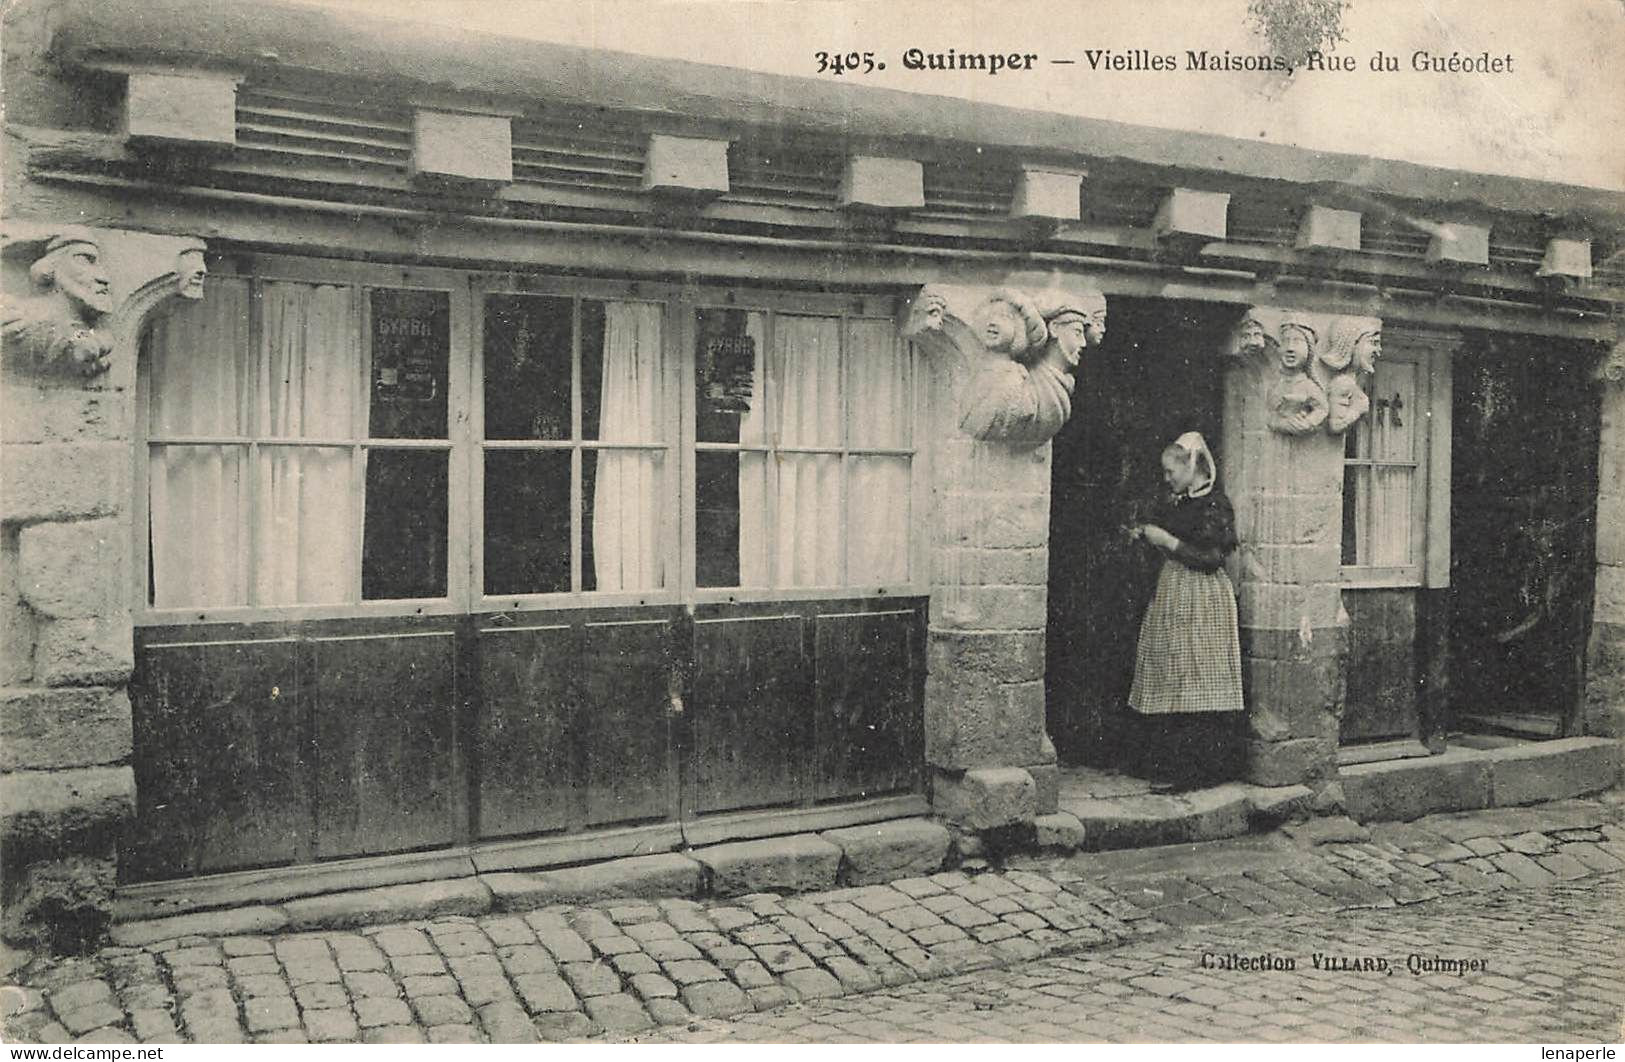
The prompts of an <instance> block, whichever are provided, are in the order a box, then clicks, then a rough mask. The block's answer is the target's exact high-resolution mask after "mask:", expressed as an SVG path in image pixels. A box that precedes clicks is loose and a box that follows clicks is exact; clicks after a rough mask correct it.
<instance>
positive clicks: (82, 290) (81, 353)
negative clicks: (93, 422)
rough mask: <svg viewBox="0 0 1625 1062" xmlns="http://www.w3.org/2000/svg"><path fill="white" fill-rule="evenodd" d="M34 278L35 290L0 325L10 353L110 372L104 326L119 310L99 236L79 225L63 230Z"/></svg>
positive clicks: (43, 363) (38, 362)
mask: <svg viewBox="0 0 1625 1062" xmlns="http://www.w3.org/2000/svg"><path fill="white" fill-rule="evenodd" d="M28 277H29V280H30V281H31V282H32V284H33V287H34V294H33V295H31V296H30V297H29V298H27V299H22V300H18V302H17V304H16V305H15V306H12V307H10V308H8V310H7V312H6V314H5V318H4V321H3V325H0V332H3V336H4V341H5V346H6V348H7V351H8V353H11V352H13V351H15V352H17V353H20V354H22V355H23V357H24V358H25V359H26V360H27V361H28V362H29V363H31V364H32V365H33V366H34V367H36V368H57V367H65V368H71V369H72V370H74V371H77V372H79V373H82V374H83V375H86V376H94V375H96V374H97V373H100V372H104V371H106V369H107V368H108V363H107V354H108V352H109V351H111V350H112V340H111V338H109V337H108V336H105V335H102V334H101V333H100V332H99V331H98V326H99V325H100V324H101V323H102V321H103V319H105V318H106V317H107V315H108V314H110V313H112V311H113V291H112V284H111V282H110V281H109V279H108V276H107V273H106V271H105V270H104V269H103V268H102V263H101V247H100V245H98V244H97V242H96V238H95V236H93V235H92V234H91V233H90V231H89V230H88V229H83V228H79V227H77V226H72V227H68V228H64V229H62V230H60V231H58V232H57V233H56V234H55V235H53V236H51V237H50V238H49V239H48V240H47V241H46V243H45V250H44V252H43V253H42V254H41V255H40V257H39V258H38V259H37V260H36V261H35V262H34V264H33V265H32V266H30V267H29V270H28Z"/></svg>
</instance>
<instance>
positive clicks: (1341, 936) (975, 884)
mask: <svg viewBox="0 0 1625 1062" xmlns="http://www.w3.org/2000/svg"><path fill="white" fill-rule="evenodd" d="M1619 811H1620V807H1619V805H1618V803H1617V802H1615V801H1613V800H1612V799H1605V800H1590V801H1588V800H1569V801H1561V802H1556V803H1551V804H1546V805H1540V806H1535V807H1528V808H1502V809H1495V810H1490V811H1480V812H1467V813H1461V814H1450V815H1435V816H1429V817H1427V818H1424V819H1420V820H1417V821H1416V822H1412V823H1391V824H1382V825H1374V826H1372V827H1370V828H1367V827H1363V826H1359V825H1357V824H1355V823H1354V822H1352V821H1350V820H1348V819H1316V820H1312V821H1310V822H1308V823H1305V824H1301V825H1298V826H1290V827H1287V828H1286V829H1285V830H1283V831H1280V832H1276V833H1272V834H1267V835H1253V836H1249V837H1243V838H1237V839H1234V840H1230V841H1214V842H1208V843H1203V844H1189V845H1174V846H1168V847H1165V848H1152V849H1125V850H1121V851H1114V852H1090V853H1078V854H1076V855H1072V856H1068V857H1066V858H1060V857H1054V858H1031V857H1029V858H1024V859H1020V860H1015V861H1012V863H1011V864H1010V865H1008V866H1006V867H1004V868H1002V869H982V868H978V867H974V866H973V867H969V868H967V870H969V871H971V872H966V870H960V871H951V872H947V873H942V874H935V875H932V876H930V877H916V878H905V879H902V880H898V881H895V882H892V883H891V884H889V885H871V886H864V887H858V888H846V889H836V890H832V891H826V892H815V893H806V894H802V895H797V896H787V897H781V896H777V895H772V894H766V893H761V894H754V895H747V896H739V897H733V898H730V899H723V900H711V901H705V902H700V901H694V900H676V899H662V900H621V901H615V902H611V903H604V904H596V905H586V906H555V907H546V908H542V909H540V910H535V911H527V912H519V913H508V914H496V915H483V916H478V917H474V916H449V915H448V916H444V917H440V918H435V919H429V920H421V921H411V922H397V923H394V924H389V925H375V926H367V927H365V928H361V929H355V930H335V931H327V932H303V933H284V934H263V935H249V934H241V933H237V934H232V933H231V932H230V931H229V929H227V928H226V927H229V926H231V925H233V924H234V923H233V922H232V919H233V917H234V916H233V915H232V913H231V912H221V913H219V914H218V915H203V916H199V917H198V918H197V919H196V920H194V921H192V922H190V923H189V924H190V925H192V926H194V927H195V928H196V929H197V932H196V933H194V934H193V935H188V936H184V937H178V938H175V937H167V938H164V939H152V940H146V941H139V940H135V939H133V938H132V937H131V936H129V935H126V936H125V937H124V939H125V946H121V947H108V948H105V949H103V950H101V951H100V952H97V953H96V954H94V955H91V956H86V957H83V958H76V959H67V960H50V959H43V958H39V959H35V960H34V961H32V962H29V963H27V964H26V965H23V966H22V967H21V968H20V969H19V970H18V971H17V972H16V974H14V975H13V977H12V978H10V979H11V980H15V981H16V982H17V983H16V984H12V985H8V986H4V987H0V1006H3V1009H0V1013H3V1014H4V1016H5V1021H6V1034H7V1037H8V1038H9V1039H13V1040H19V1041H40V1042H65V1041H73V1040H78V1041H81V1042H124V1043H129V1042H135V1041H142V1042H151V1043H163V1042H175V1041H177V1040H185V1041H194V1042H204V1043H219V1042H239V1041H262V1042H302V1041H307V1040H312V1041H355V1040H364V1041H368V1042H417V1041H422V1040H428V1041H432V1042H471V1041H472V1042H478V1041H496V1042H524V1041H534V1040H580V1039H588V1038H594V1037H606V1038H617V1037H618V1038H628V1037H637V1036H640V1035H651V1036H663V1037H667V1038H689V1037H698V1038H707V1039H727V1038H733V1037H739V1038H749V1039H792V1040H795V1039H823V1038H826V1037H832V1038H842V1037H853V1038H863V1037H868V1038H873V1039H880V1040H890V1039H910V1038H925V1039H960V1038H976V1037H983V1038H988V1037H990V1038H995V1039H1047V1038H1063V1039H1076V1038H1082V1039H1136V1038H1144V1039H1157V1038H1190V1037H1197V1036H1201V1037H1204V1038H1221V1039H1224V1038H1258V1039H1267V1040H1269V1039H1272V1040H1285V1039H1307V1040H1316V1039H1333V1038H1337V1037H1339V1036H1347V1035H1356V1036H1360V1037H1370V1038H1392V1039H1406V1038H1416V1037H1422V1038H1427V1039H1452V1038H1455V1039H1473V1038H1477V1039H1491V1040H1494V1039H1508V1038H1511V1039H1530V1038H1533V1039H1562V1040H1573V1039H1587V1038H1590V1039H1599V1038H1601V1039H1617V1038H1618V1036H1619V1028H1620V1026H1619V1000H1621V999H1622V998H1625V982H1622V980H1621V974H1620V969H1621V967H1622V965H1625V963H1622V962H1621V958H1622V957H1621V953H1620V950H1621V949H1620V943H1619V942H1620V940H1621V939H1622V933H1621V931H1622V928H1625V926H1622V914H1621V912H1622V907H1625V905H1622V903H1621V899H1622V896H1625V892H1622V889H1625V885H1622V883H1621V879H1620V873H1619V872H1620V871H1621V870H1622V869H1625V829H1622V828H1621V826H1620V825H1619V822H1618V819H1619ZM211 920H214V921H215V922H217V923H218V925H219V926H220V927H221V928H219V929H216V930H213V931H211V929H210V925H211ZM1204 951H1206V952H1211V953H1213V954H1215V955H1219V956H1229V955H1231V954H1232V953H1234V954H1236V955H1240V956H1243V957H1244V958H1245V957H1247V956H1258V955H1274V956H1276V957H1278V958H1287V957H1290V958H1292V959H1294V960H1295V961H1296V969H1295V970H1292V971H1280V970H1272V971H1270V972H1258V971H1250V970H1225V969H1203V968H1202V966H1201V953H1202V952H1204ZM1316 952H1320V953H1323V954H1325V955H1329V956H1332V957H1333V959H1334V960H1335V961H1336V962H1338V963H1343V962H1345V961H1348V962H1354V963H1355V965H1357V966H1364V965H1366V964H1367V960H1370V962H1371V963H1375V962H1376V961H1377V960H1379V959H1380V960H1385V961H1387V962H1388V963H1390V964H1394V963H1398V964H1401V968H1400V969H1397V970H1395V972H1393V973H1392V974H1389V973H1387V972H1385V971H1379V970H1367V969H1357V970H1356V969H1341V968H1339V969H1334V970H1332V971H1328V972H1321V971H1317V970H1315V969H1314V968H1313V961H1312V958H1311V956H1312V955H1313V954H1314V953H1316ZM1411 952H1416V953H1418V954H1420V955H1423V956H1424V957H1429V958H1431V957H1433V956H1434V955H1435V954H1437V955H1441V956H1444V957H1446V958H1452V959H1456V958H1463V959H1482V960H1484V961H1485V963H1486V964H1487V966H1486V967H1485V968H1483V969H1475V970H1472V971H1470V972H1467V973H1465V974H1457V973H1455V972H1437V971H1435V972H1429V973H1426V974H1424V975H1421V976H1413V975H1412V974H1410V973H1409V972H1408V971H1406V970H1405V969H1403V964H1404V962H1405V959H1406V956H1407V955H1408V954H1410V953H1411ZM1270 965H1274V963H1270ZM972 971H976V972H975V974H974V976H972V977H966V976H965V975H967V974H971V973H972ZM713 1020H722V1021H724V1022H726V1023H725V1024H712V1021H713Z"/></svg>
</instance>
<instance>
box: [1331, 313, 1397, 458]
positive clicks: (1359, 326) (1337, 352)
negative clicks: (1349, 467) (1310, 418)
mask: <svg viewBox="0 0 1625 1062" xmlns="http://www.w3.org/2000/svg"><path fill="white" fill-rule="evenodd" d="M1381 355H1382V326H1381V324H1380V323H1374V322H1372V321H1371V320H1370V319H1369V318H1364V317H1336V318H1333V319H1332V323H1331V327H1330V328H1328V329H1327V331H1326V346H1325V349H1324V350H1322V351H1321V354H1320V364H1321V365H1322V366H1324V368H1325V370H1327V371H1328V375H1327V378H1326V381H1325V385H1324V386H1325V388H1326V400H1327V402H1328V403H1329V404H1330V407H1331V408H1330V412H1329V413H1328V415H1327V417H1326V430H1327V431H1329V432H1331V433H1332V434H1333V435H1341V434H1343V433H1344V432H1345V431H1347V430H1348V429H1349V428H1351V427H1353V426H1354V424H1355V422H1356V421H1358V420H1359V419H1360V418H1361V417H1363V416H1365V415H1366V413H1367V411H1369V410H1370V408H1371V400H1370V398H1369V397H1367V395H1366V393H1365V390H1364V389H1363V388H1362V387H1361V386H1360V383H1359V380H1358V378H1357V376H1356V374H1357V373H1364V374H1368V375H1369V374H1370V373H1371V372H1373V371H1375V370H1376V367H1377V358H1379V357H1380V356H1381Z"/></svg>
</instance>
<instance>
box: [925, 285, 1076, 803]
mask: <svg viewBox="0 0 1625 1062" xmlns="http://www.w3.org/2000/svg"><path fill="white" fill-rule="evenodd" d="M1104 329H1105V299H1104V298H1103V297H1102V296H1100V295H1099V294H1098V293H1096V292H1093V291H1090V290H1088V289H1086V288H1084V287H1083V286H1082V285H1073V286H1070V287H1068V286H1066V285H1065V284H1059V283H1057V282H1056V281H1055V280H1054V279H1053V278H1045V279H1044V283H1043V284H1042V285H1039V284H1034V283H1032V282H1031V281H1030V280H1029V279H1027V278H1023V277H1019V276H1018V277H1013V278H1011V282H1010V283H1009V284H1007V285H1004V286H1000V287H981V286H954V285H929V286H927V287H926V288H924V289H923V290H922V291H921V292H919V294H918V295H917V296H916V297H915V298H914V299H913V300H912V301H911V304H910V306H909V307H908V309H907V316H906V319H905V322H904V324H903V333H904V335H905V336H906V337H907V338H909V339H910V340H912V341H913V342H914V343H916V344H917V345H918V347H919V349H920V351H921V354H922V361H923V362H924V363H925V364H926V365H927V366H928V369H929V372H930V379H931V396H930V403H929V407H930V416H929V420H928V424H927V430H928V431H929V433H930V435H931V455H932V456H931V475H932V513H931V545H932V565H931V617H930V634H929V641H928V649H927V677H926V689H925V746H926V748H925V752H926V761H927V763H928V764H929V766H930V768H931V775H932V801H933V806H934V808H935V809H936V811H937V813H938V814H939V815H941V816H942V817H943V818H944V819H946V820H947V821H949V822H950V823H952V824H954V825H956V826H958V827H960V828H961V829H962V830H965V831H971V832H983V831H997V830H1001V829H1005V828H1012V827H1022V826H1028V825H1031V824H1032V823H1034V822H1035V821H1040V820H1043V819H1044V817H1046V816H1054V814H1055V812H1056V800H1057V784H1058V776H1057V770H1056V763H1055V748H1054V745H1053V744H1051V742H1050V740H1049V737H1048V734H1047V733H1046V731H1045V717H1044V652H1045V626H1046V623H1047V618H1048V613H1047V607H1048V606H1047V588H1048V579H1049V550H1048V542H1049V501H1050V443H1049V440H1050V438H1051V437H1052V436H1053V435H1054V434H1055V433H1056V432H1057V431H1058V430H1060V428H1061V426H1062V425H1063V424H1064V423H1065V422H1066V420H1067V418H1068V417H1069V416H1070V415H1071V413H1072V389H1073V386H1074V381H1073V375H1072V374H1073V373H1074V371H1076V370H1077V368H1078V365H1079V363H1080V362H1081V360H1082V359H1083V358H1084V356H1085V348H1086V347H1087V346H1089V345H1093V344H1095V343H1098V342H1099V341H1100V339H1101V337H1102V336H1103V334H1104ZM1074 825H1075V822H1074Z"/></svg>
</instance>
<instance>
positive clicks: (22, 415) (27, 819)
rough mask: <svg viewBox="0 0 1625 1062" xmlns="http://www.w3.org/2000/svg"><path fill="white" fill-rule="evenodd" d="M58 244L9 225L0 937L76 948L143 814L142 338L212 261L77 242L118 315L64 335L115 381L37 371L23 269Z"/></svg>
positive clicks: (176, 248)
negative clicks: (137, 570) (184, 278)
mask: <svg viewBox="0 0 1625 1062" xmlns="http://www.w3.org/2000/svg"><path fill="white" fill-rule="evenodd" d="M62 231H66V230H65V229H64V228H61V227H52V226H49V225H31V224H25V223H20V222H8V223H7V225H6V228H5V233H4V235H5V252H6V253H5V258H4V270H5V272H4V284H3V289H4V292H5V296H6V304H7V306H8V307H9V309H8V311H7V344H6V347H5V350H4V358H3V362H0V374H3V375H0V809H3V814H4V819H3V823H0V863H3V866H4V878H3V881H0V888H3V895H0V900H3V902H4V906H5V911H6V914H5V922H4V926H3V927H0V928H3V930H4V933H5V935H6V936H8V937H10V938H12V939H17V940H22V941H34V942H38V943H46V944H50V945H54V946H57V947H62V948H72V947H75V946H77V945H79V944H81V943H84V942H87V941H89V940H92V939H94V938H95V937H96V936H97V935H98V934H99V933H100V932H101V930H102V929H103V928H104V927H105V925H106V920H107V911H108V905H109V903H110V900H111V889H112V884H113V879H114V873H115V866H116V846H117V843H118V838H119V833H120V830H121V829H122V827H123V824H124V822H125V821H126V820H127V819H128V817H129V816H130V815H131V814H132V813H133V811H134V801H135V780H134V775H133V772H132V769H131V766H130V753H131V717H130V703H129V698H128V696H127V694H126V685H127V683H128V681H129V677H130V670H131V666H132V638H131V625H130V604H131V599H132V594H133V581H132V577H131V546H130V544H131V541H132V534H131V528H130V522H129V521H130V497H131V492H130V467H131V448H130V439H131V420H132V409H133V390H134V379H135V342H134V337H135V334H136V330H137V329H138V327H139V322H140V320H141V319H142V318H143V317H144V316H145V315H146V313H147V312H148V311H150V310H151V309H152V308H153V307H154V306H156V305H157V304H158V303H159V302H160V301H162V300H163V299H164V298H167V297H168V296H170V295H173V294H175V293H176V292H177V291H178V290H179V288H180V277H179V263H180V255H181V253H182V252H183V251H193V252H195V251H196V250H197V249H198V248H199V247H200V246H201V245H200V244H199V243H198V241H196V240H188V239H182V238H176V237H163V236H151V235H146V234H136V233H120V232H112V231H107V230H95V231H90V230H76V232H77V235H76V236H75V238H76V239H88V240H90V241H93V243H92V246H95V247H96V248H97V249H98V250H99V252H100V261H99V263H96V265H97V266H99V269H100V271H101V276H100V277H98V278H96V279H97V280H98V281H99V282H101V283H102V284H105V285H106V287H107V288H108V289H109V291H108V295H109V298H108V301H107V305H108V306H109V307H110V312H108V313H106V314H99V313H95V312H89V313H87V314H86V316H85V319H84V320H83V321H81V320H75V321H72V322H70V323H72V324H73V325H74V326H75V327H78V326H79V325H80V324H83V323H85V322H86V321H88V323H89V324H90V325H91V331H93V332H95V333H97V334H99V335H101V336H103V337H104V338H105V342H106V343H107V344H108V345H109V346H110V355H109V356H108V358H107V360H106V368H105V370H103V371H92V369H89V368H85V367H84V366H82V365H80V364H77V363H74V362H73V361H72V359H67V360H66V361H65V362H61V361H59V362H50V361H48V360H46V359H43V358H42V357H41V356H39V352H38V350H35V349H32V348H31V347H30V345H29V342H28V340H29V333H28V329H27V328H26V327H25V326H27V325H28V324H29V323H30V322H29V321H28V320H26V319H25V318H26V315H27V314H28V313H31V312H36V313H40V314H44V315H45V317H47V318H48V317H49V315H50V313H51V312H54V311H53V310H52V307H53V306H56V305H57V304H51V303H47V302H43V301H41V300H42V298H43V296H44V295H48V294H50V292H44V293H42V292H41V290H40V287H41V286H40V285H39V284H38V283H37V282H36V281H35V280H33V279H31V278H30V275H29V267H30V266H31V265H32V264H33V263H34V261H35V260H36V259H38V258H39V257H40V253H41V250H42V249H43V248H45V247H48V246H50V245H51V241H52V239H53V236H54V235H56V234H59V233H60V232H62ZM57 242H60V239H58V241H57ZM31 300H32V301H31ZM62 305H67V304H66V303H63V304H62ZM30 306H32V307H33V309H32V310H30V309H28V307H30ZM42 306H43V307H45V309H43V310H42V309H40V307H42ZM32 323H33V324H34V325H41V326H43V325H48V324H50V322H49V321H48V320H44V319H41V320H35V321H33V322H32ZM14 326H16V327H14ZM34 334H35V335H38V334H41V333H40V330H39V329H37V328H36V329H35V332H34ZM53 334H54V333H53Z"/></svg>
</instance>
